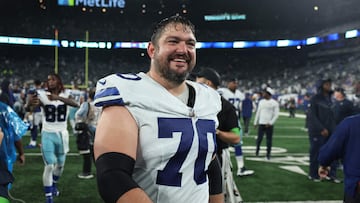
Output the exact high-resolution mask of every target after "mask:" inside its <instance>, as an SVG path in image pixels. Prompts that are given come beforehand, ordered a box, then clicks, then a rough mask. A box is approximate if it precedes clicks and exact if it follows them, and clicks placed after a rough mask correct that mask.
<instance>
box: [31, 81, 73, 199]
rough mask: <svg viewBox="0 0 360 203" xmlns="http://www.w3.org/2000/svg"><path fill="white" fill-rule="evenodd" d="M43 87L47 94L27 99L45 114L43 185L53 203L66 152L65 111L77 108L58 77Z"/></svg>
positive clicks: (39, 91)
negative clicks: (70, 107)
mask: <svg viewBox="0 0 360 203" xmlns="http://www.w3.org/2000/svg"><path fill="white" fill-rule="evenodd" d="M46 84H47V90H46V91H45V90H38V91H37V95H33V96H32V97H31V98H30V99H31V104H32V105H34V106H37V105H40V107H41V108H42V112H43V114H44V115H43V122H42V123H43V129H42V132H41V151H42V156H43V159H44V163H45V167H44V172H43V184H44V192H45V196H46V202H47V203H52V202H53V196H58V195H59V191H58V189H57V187H56V184H57V182H58V180H59V178H60V176H61V175H62V172H63V170H64V165H65V159H66V153H67V152H68V151H69V133H68V131H67V115H68V114H67V107H68V105H70V106H74V107H78V104H77V103H76V102H75V101H74V100H72V99H69V95H68V94H66V93H65V91H64V86H63V83H62V81H61V78H60V76H59V75H57V74H50V75H48V78H47V83H46Z"/></svg>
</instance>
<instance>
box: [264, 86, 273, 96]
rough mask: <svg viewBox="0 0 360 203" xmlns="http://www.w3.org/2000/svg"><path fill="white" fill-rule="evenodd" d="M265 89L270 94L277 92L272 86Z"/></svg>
mask: <svg viewBox="0 0 360 203" xmlns="http://www.w3.org/2000/svg"><path fill="white" fill-rule="evenodd" d="M265 91H266V92H267V93H269V94H270V95H274V94H275V91H274V90H273V89H271V88H270V87H267V88H266V89H265Z"/></svg>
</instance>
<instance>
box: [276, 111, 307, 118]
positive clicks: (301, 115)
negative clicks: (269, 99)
mask: <svg viewBox="0 0 360 203" xmlns="http://www.w3.org/2000/svg"><path fill="white" fill-rule="evenodd" d="M279 115H280V116H289V112H281V111H280V112H279ZM295 118H306V116H305V115H304V114H295Z"/></svg>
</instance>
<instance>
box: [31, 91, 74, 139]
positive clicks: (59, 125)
mask: <svg viewBox="0 0 360 203" xmlns="http://www.w3.org/2000/svg"><path fill="white" fill-rule="evenodd" d="M37 93H38V97H39V99H40V101H41V103H42V104H43V105H42V106H41V108H42V110H41V111H42V112H44V115H43V116H42V124H43V128H42V130H44V131H47V132H59V131H63V130H67V116H68V114H67V105H66V104H64V102H62V101H60V100H53V101H50V100H49V98H48V97H47V94H49V92H46V91H45V90H37ZM59 96H60V97H64V98H69V95H68V94H66V93H64V92H62V93H60V94H59Z"/></svg>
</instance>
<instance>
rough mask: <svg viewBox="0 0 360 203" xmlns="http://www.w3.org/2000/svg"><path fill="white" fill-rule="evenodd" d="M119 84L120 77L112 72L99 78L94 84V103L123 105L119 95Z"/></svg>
mask: <svg viewBox="0 0 360 203" xmlns="http://www.w3.org/2000/svg"><path fill="white" fill-rule="evenodd" d="M121 84H122V83H121V79H120V78H119V77H117V76H116V75H114V74H113V75H110V76H107V77H105V78H102V79H100V80H99V81H98V82H97V84H96V92H95V97H94V105H95V106H97V107H105V106H124V105H125V102H124V100H123V98H122V96H121V95H120V89H121Z"/></svg>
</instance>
